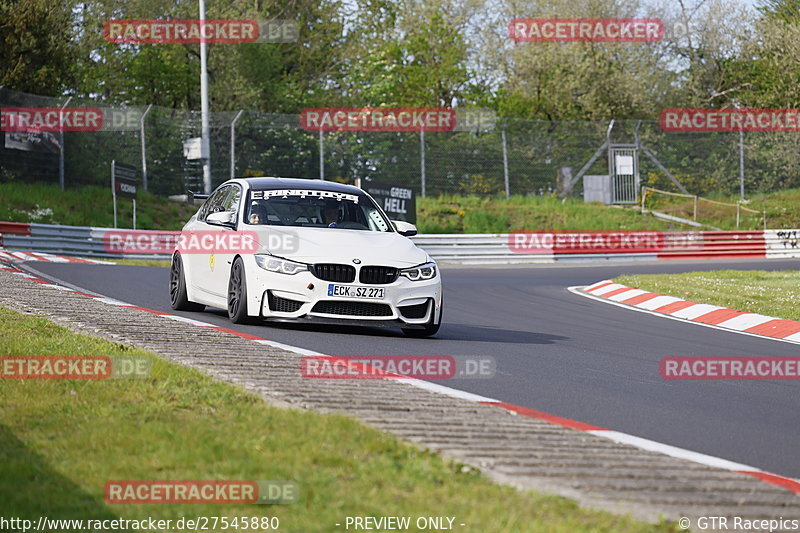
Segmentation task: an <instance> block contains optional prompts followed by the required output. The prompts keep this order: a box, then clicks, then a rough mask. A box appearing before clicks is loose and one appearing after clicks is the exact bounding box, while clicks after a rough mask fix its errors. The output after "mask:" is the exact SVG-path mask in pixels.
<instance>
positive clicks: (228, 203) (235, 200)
mask: <svg viewBox="0 0 800 533" xmlns="http://www.w3.org/2000/svg"><path fill="white" fill-rule="evenodd" d="M228 189H229V190H228V193H227V194H226V195H225V197H224V198H223V199H222V202H221V204H220V205H222V207H223V211H233V212H234V213H236V212H238V211H239V199H240V198H241V197H242V190H241V189H240V188H239V187H237V186H236V185H231V186H230V187H228Z"/></svg>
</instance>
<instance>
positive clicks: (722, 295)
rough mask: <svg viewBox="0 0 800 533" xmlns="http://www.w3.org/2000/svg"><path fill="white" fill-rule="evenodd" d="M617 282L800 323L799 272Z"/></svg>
mask: <svg viewBox="0 0 800 533" xmlns="http://www.w3.org/2000/svg"><path fill="white" fill-rule="evenodd" d="M615 281H616V282H618V283H622V284H624V285H627V286H629V287H636V288H637V289H643V290H646V291H651V292H657V293H660V294H667V295H669V296H676V297H678V298H684V299H686V300H691V301H693V302H699V303H707V304H712V305H719V306H723V307H730V308H732V309H737V310H739V311H747V312H750V313H760V314H762V315H768V316H774V317H779V318H787V319H790V320H800V307H799V306H798V305H797V302H798V301H800V271H783V272H765V271H762V270H757V271H738V270H718V271H713V272H688V273H685V274H657V275H636V276H620V277H618V278H616V279H615Z"/></svg>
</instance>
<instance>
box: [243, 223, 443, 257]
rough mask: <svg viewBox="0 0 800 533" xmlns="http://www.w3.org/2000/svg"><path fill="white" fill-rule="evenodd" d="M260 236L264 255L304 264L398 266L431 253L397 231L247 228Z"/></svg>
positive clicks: (276, 227)
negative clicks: (266, 253) (354, 262)
mask: <svg viewBox="0 0 800 533" xmlns="http://www.w3.org/2000/svg"><path fill="white" fill-rule="evenodd" d="M247 229H252V230H254V231H255V232H256V233H257V234H258V242H259V244H260V248H261V251H262V252H269V253H271V254H272V255H277V256H280V257H284V258H286V259H292V260H295V261H300V262H302V263H341V264H348V265H349V264H352V263H353V260H354V259H358V260H360V262H361V264H364V265H386V266H395V267H409V266H416V265H419V264H422V263H425V262H426V261H429V260H430V259H429V257H428V254H427V253H425V251H423V250H421V249H420V248H417V246H416V245H415V244H414V243H413V242H411V240H410V239H408V238H407V237H404V236H402V235H400V234H399V233H394V232H391V233H390V232H377V231H360V230H350V229H336V228H300V227H280V226H267V227H252V226H251V227H248V228H247Z"/></svg>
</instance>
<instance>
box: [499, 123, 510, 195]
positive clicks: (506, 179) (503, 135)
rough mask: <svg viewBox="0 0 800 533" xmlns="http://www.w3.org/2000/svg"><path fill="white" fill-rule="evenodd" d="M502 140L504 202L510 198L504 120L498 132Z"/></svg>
mask: <svg viewBox="0 0 800 533" xmlns="http://www.w3.org/2000/svg"><path fill="white" fill-rule="evenodd" d="M500 134H501V137H502V139H503V179H504V180H505V184H506V200H508V199H509V198H511V187H510V185H509V182H508V146H507V144H506V119H503V131H502V132H500Z"/></svg>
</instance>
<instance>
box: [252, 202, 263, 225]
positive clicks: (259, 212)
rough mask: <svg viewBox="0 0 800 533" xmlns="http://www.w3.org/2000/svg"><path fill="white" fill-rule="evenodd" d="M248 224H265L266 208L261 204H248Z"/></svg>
mask: <svg viewBox="0 0 800 533" xmlns="http://www.w3.org/2000/svg"><path fill="white" fill-rule="evenodd" d="M248 222H249V223H250V224H266V223H267V210H266V208H265V207H264V206H263V205H261V204H256V203H254V204H253V205H251V206H250V216H249V218H248Z"/></svg>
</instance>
